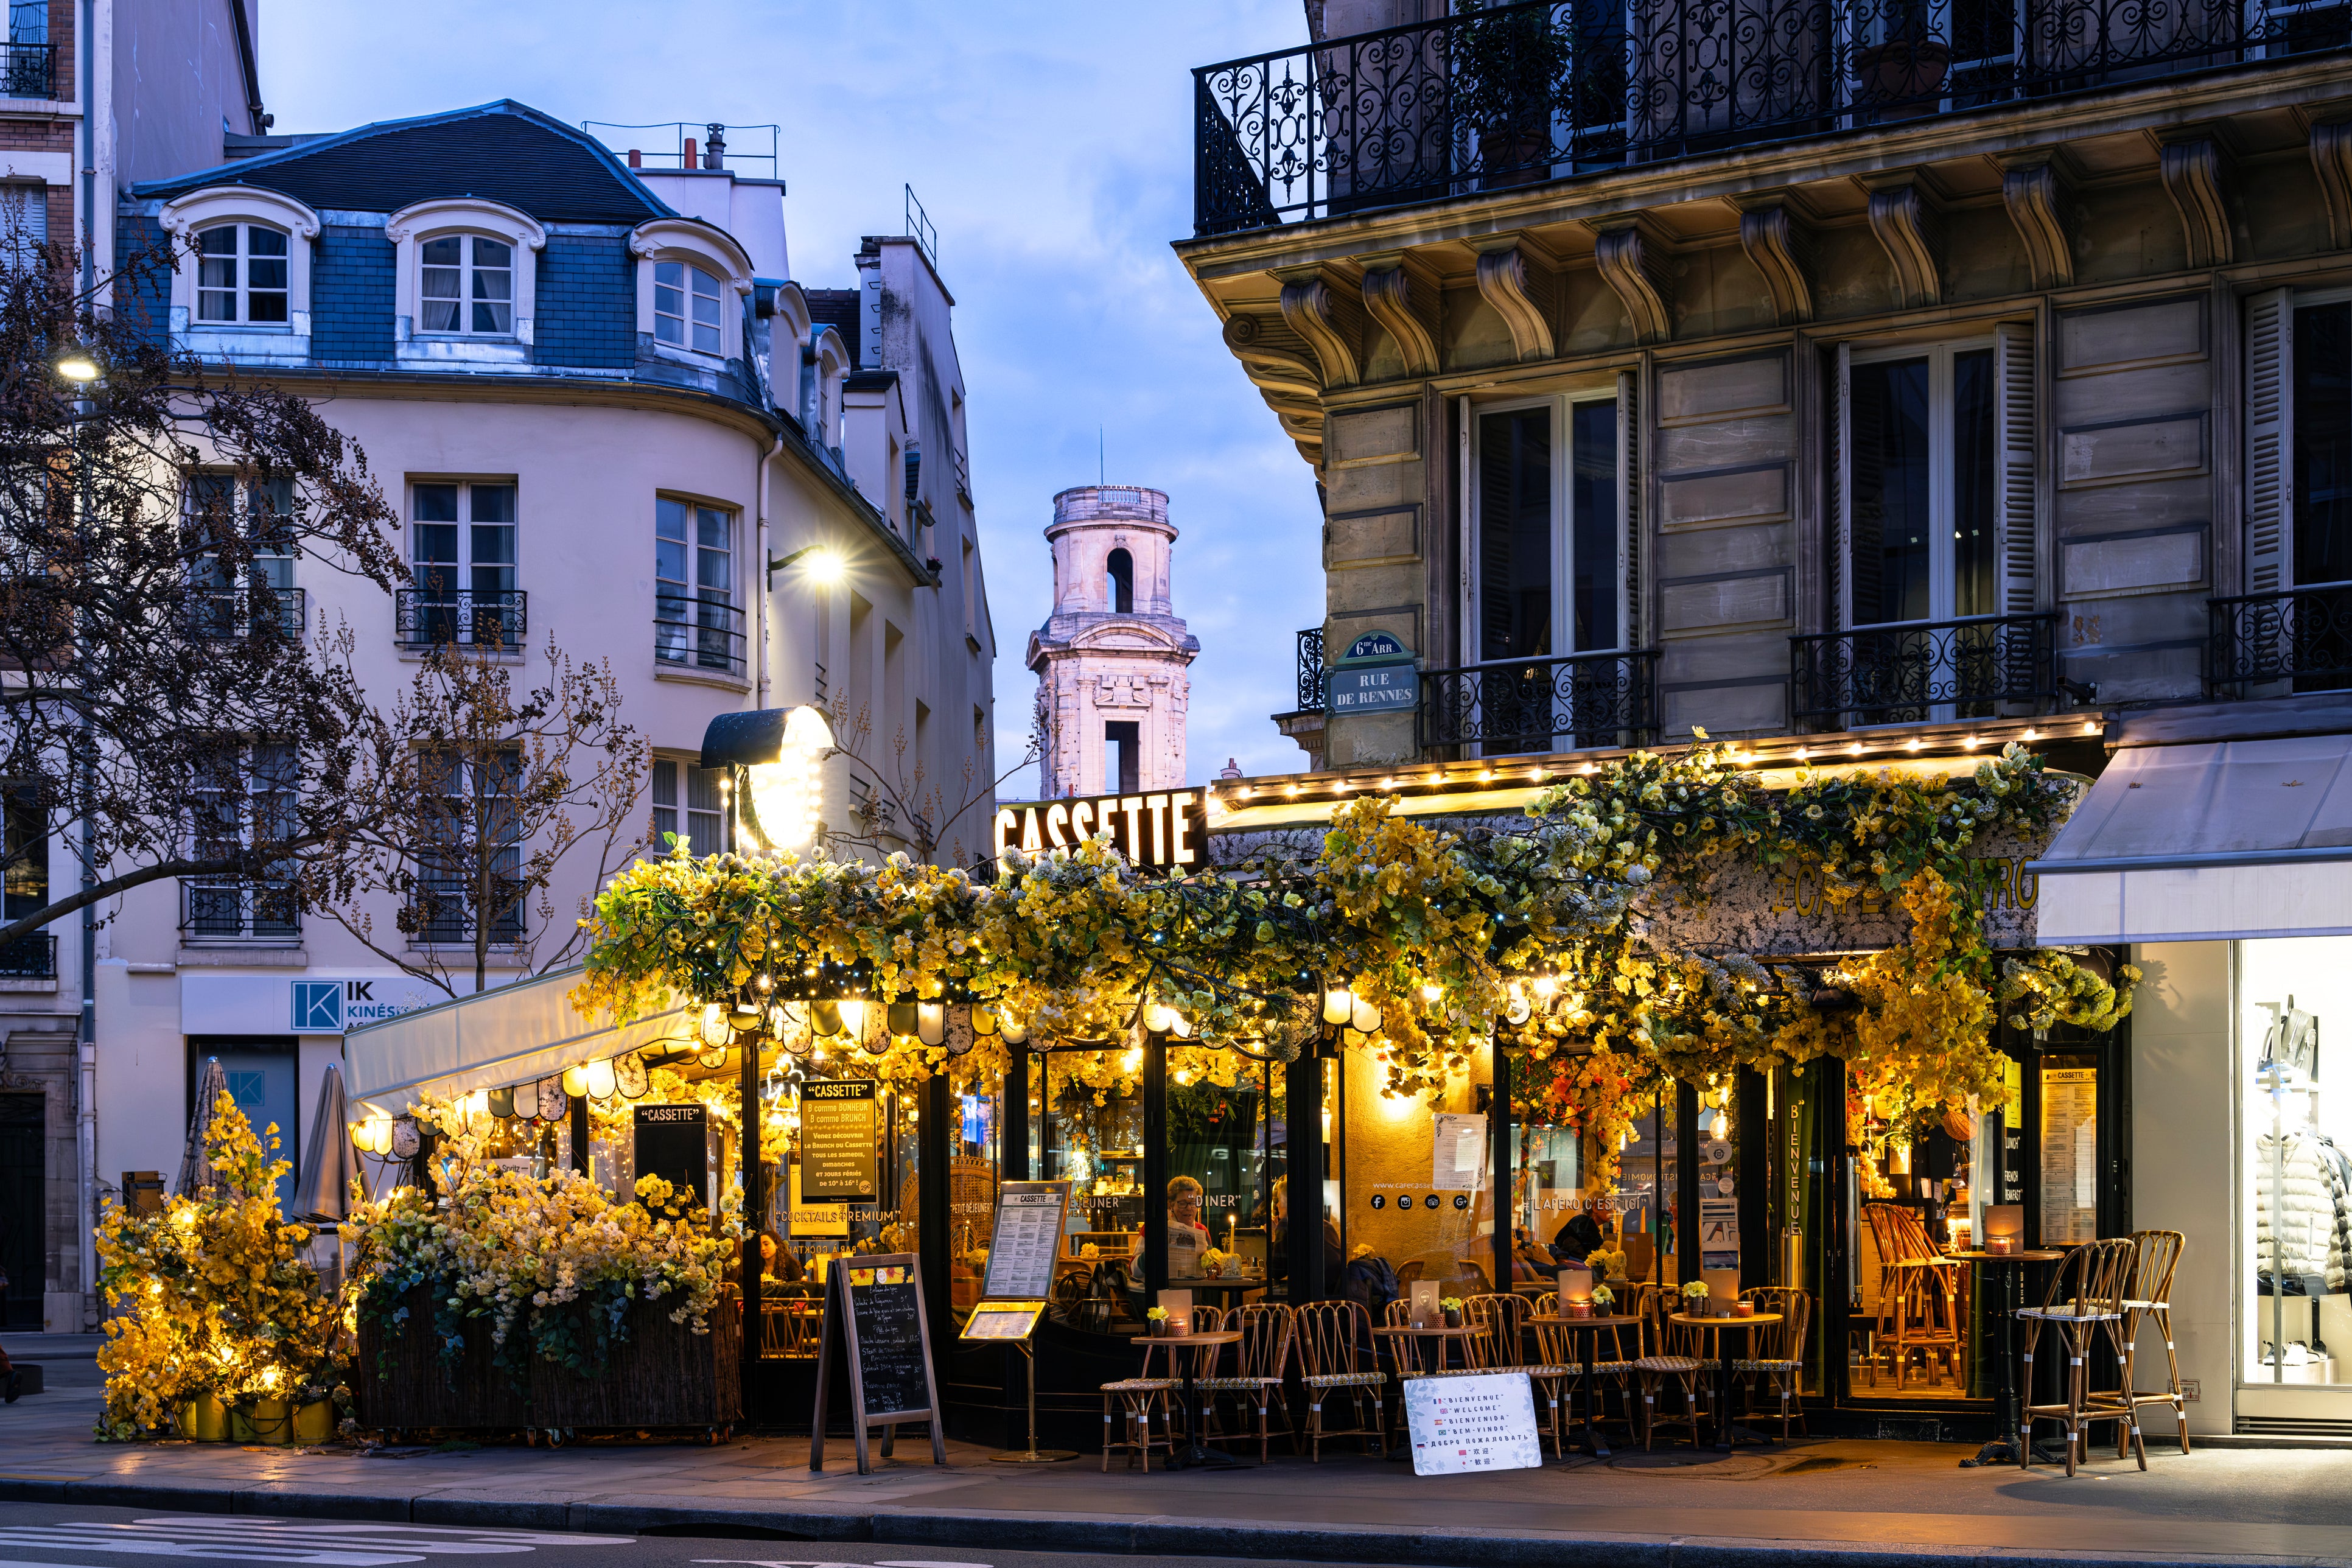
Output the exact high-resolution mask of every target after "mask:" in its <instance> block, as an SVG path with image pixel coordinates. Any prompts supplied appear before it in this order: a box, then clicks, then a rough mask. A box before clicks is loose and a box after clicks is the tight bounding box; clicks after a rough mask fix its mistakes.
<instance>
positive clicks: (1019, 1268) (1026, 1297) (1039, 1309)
mask: <svg viewBox="0 0 2352 1568" xmlns="http://www.w3.org/2000/svg"><path fill="white" fill-rule="evenodd" d="M1069 1207H1070V1184H1069V1183H1067V1182H1005V1183H1003V1184H1001V1185H999V1186H998V1188H997V1189H996V1222H995V1226H994V1228H993V1229H992V1231H991V1232H990V1234H989V1241H988V1272H987V1275H986V1277H985V1278H983V1279H982V1281H981V1287H980V1300H979V1301H977V1302H976V1303H974V1304H973V1306H972V1309H971V1317H970V1318H968V1319H966V1320H965V1321H964V1326H963V1333H962V1335H961V1338H962V1339H964V1340H965V1341H967V1342H983V1343H984V1342H999V1343H1010V1344H1013V1345H1015V1346H1018V1347H1019V1349H1020V1352H1021V1359H1022V1360H1023V1361H1024V1362H1025V1363H1028V1370H1029V1446H1028V1447H1026V1448H1024V1449H1022V1450H1021V1451H1020V1452H1018V1453H1007V1454H992V1455H990V1456H989V1458H991V1459H992V1461H994V1462H995V1463H997V1464H1000V1465H1056V1464H1060V1463H1061V1462H1062V1461H1063V1460H1065V1459H1075V1458H1077V1457H1078V1456H1077V1453H1076V1450H1075V1449H1070V1448H1040V1447H1037V1351H1036V1346H1035V1345H1034V1343H1033V1341H1034V1337H1035V1335H1036V1332H1037V1324H1038V1321H1040V1320H1041V1319H1042V1318H1043V1317H1044V1316H1045V1302H1046V1300H1048V1299H1049V1298H1050V1297H1051V1295H1052V1294H1053V1289H1054V1260H1055V1258H1056V1257H1057V1256H1058V1255H1059V1252H1060V1249H1061V1242H1062V1226H1063V1224H1064V1222H1065V1220H1066V1217H1067V1215H1068V1214H1069Z"/></svg>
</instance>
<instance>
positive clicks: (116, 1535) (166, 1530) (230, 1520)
mask: <svg viewBox="0 0 2352 1568" xmlns="http://www.w3.org/2000/svg"><path fill="white" fill-rule="evenodd" d="M634 1543H635V1538H634V1537H630V1536H617V1535H571V1534H566V1533H562V1532H560V1531H535V1530H495V1529H469V1528H467V1527H465V1526H456V1525H431V1524H400V1523H394V1522H376V1523H351V1524H342V1523H327V1522H320V1521H297V1520H278V1519H267V1518H255V1517H252V1516H232V1517H226V1518H224V1517H219V1516H214V1517H208V1518H207V1517H198V1518H193V1519H190V1518H179V1519H142V1520H136V1521H131V1522H129V1523H115V1522H111V1521H99V1520H61V1521H57V1522H55V1523H51V1524H33V1525H16V1526H0V1545H8V1546H31V1547H38V1548H46V1549H47V1550H49V1551H52V1552H108V1553H115V1554H120V1555H123V1556H132V1557H182V1558H197V1559H221V1560H226V1561H231V1562H235V1561H246V1562H255V1563H308V1564H311V1565H313V1568H394V1565H395V1564H399V1563H421V1562H423V1561H425V1559H426V1558H427V1557H442V1556H447V1557H480V1556H512V1555H514V1554H516V1553H519V1552H532V1551H535V1550H537V1549H538V1548H540V1547H542V1546H566V1547H569V1546H627V1545H632V1544H634ZM0 1568H16V1565H15V1564H10V1563H0ZM31 1568H42V1565H38V1564H35V1565H31ZM47 1568H58V1565H55V1564H51V1565H47Z"/></svg>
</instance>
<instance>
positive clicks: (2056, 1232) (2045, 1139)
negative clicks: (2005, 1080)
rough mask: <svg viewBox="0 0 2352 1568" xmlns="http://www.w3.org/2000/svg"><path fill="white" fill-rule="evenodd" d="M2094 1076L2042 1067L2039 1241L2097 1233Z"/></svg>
mask: <svg viewBox="0 0 2352 1568" xmlns="http://www.w3.org/2000/svg"><path fill="white" fill-rule="evenodd" d="M2098 1205H2099V1074H2098V1069H2097V1068H2062V1067H2044V1068H2042V1246H2044V1247H2072V1246H2074V1245H2076V1244H2078V1243H2081V1242H2085V1241H2089V1240H2092V1239H2093V1238H2094V1237H2096V1236H2097V1234H2098V1219H2099V1215H2098Z"/></svg>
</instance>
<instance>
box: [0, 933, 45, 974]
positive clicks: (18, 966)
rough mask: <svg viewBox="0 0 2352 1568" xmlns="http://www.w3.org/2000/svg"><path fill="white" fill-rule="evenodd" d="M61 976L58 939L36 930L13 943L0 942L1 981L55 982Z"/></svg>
mask: <svg viewBox="0 0 2352 1568" xmlns="http://www.w3.org/2000/svg"><path fill="white" fill-rule="evenodd" d="M57 977H58V937H57V933H56V932H55V931H35V932H34V933H33V934H32V935H30V936H20V937H18V938H17V939H16V941H14V942H0V980H55V979H56V978H57Z"/></svg>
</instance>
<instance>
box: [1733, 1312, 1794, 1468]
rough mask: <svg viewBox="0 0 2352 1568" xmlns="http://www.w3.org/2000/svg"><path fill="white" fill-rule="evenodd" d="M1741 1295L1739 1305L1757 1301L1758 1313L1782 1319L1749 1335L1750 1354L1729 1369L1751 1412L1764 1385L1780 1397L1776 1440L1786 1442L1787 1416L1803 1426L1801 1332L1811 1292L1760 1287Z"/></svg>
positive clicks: (1787, 1433)
mask: <svg viewBox="0 0 2352 1568" xmlns="http://www.w3.org/2000/svg"><path fill="white" fill-rule="evenodd" d="M1739 1295H1740V1299H1741V1300H1747V1301H1753V1302H1755V1303H1756V1310H1758V1311H1759V1312H1778V1313H1780V1321H1779V1322H1777V1323H1767V1324H1765V1325H1764V1326H1763V1327H1761V1328H1759V1329H1751V1330H1749V1331H1748V1353H1747V1354H1746V1355H1744V1356H1741V1357H1740V1358H1738V1360H1737V1361H1734V1362H1733V1363H1731V1370H1732V1371H1733V1372H1735V1373H1738V1374H1739V1376H1740V1379H1741V1381H1742V1383H1743V1384H1746V1386H1748V1388H1749V1389H1750V1390H1751V1394H1750V1397H1749V1401H1748V1409H1749V1410H1750V1411H1751V1412H1752V1411H1754V1410H1755V1409H1756V1407H1757V1398H1758V1396H1760V1395H1761V1394H1762V1393H1763V1390H1764V1389H1765V1388H1766V1387H1767V1386H1769V1387H1770V1388H1771V1389H1772V1391H1773V1392H1774V1393H1776V1394H1779V1395H1780V1441H1781V1442H1783V1443H1786V1442H1787V1441H1788V1440H1789V1421H1790V1417H1791V1416H1793V1417H1794V1418H1795V1419H1796V1423H1797V1426H1799V1427H1800V1428H1801V1429H1802V1428H1804V1426H1805V1406H1804V1404H1803V1401H1802V1399H1801V1395H1802V1394H1803V1393H1804V1389H1803V1386H1802V1385H1803V1382H1804V1376H1805V1331H1806V1330H1807V1329H1808V1328H1809V1327H1811V1321H1812V1316H1813V1299H1812V1296H1811V1294H1810V1293H1809V1292H1807V1291H1803V1290H1800V1289H1796V1288H1795V1287H1793V1286H1789V1285H1759V1286H1757V1287H1756V1288H1755V1289H1749V1290H1742V1291H1741V1292H1740V1293H1739ZM1750 1379H1753V1381H1752V1382H1750V1381H1749V1380H1750ZM1807 1435H1808V1436H1810V1435H1811V1434H1810V1432H1808V1434H1807Z"/></svg>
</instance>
